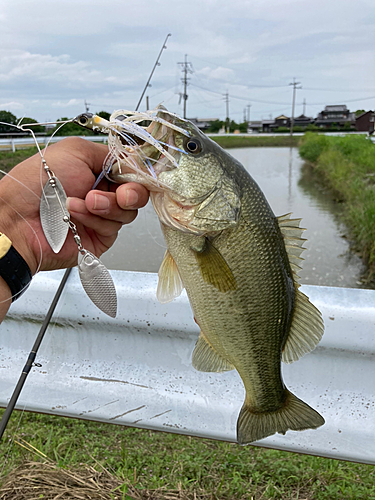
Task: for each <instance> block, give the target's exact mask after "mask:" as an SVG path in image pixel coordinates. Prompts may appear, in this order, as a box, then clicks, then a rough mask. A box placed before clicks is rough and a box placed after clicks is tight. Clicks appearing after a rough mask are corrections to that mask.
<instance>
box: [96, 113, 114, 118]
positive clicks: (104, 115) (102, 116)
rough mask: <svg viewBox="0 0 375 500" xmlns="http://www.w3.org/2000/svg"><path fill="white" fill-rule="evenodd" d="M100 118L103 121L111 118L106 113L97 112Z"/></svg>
mask: <svg viewBox="0 0 375 500" xmlns="http://www.w3.org/2000/svg"><path fill="white" fill-rule="evenodd" d="M96 114H97V115H98V116H100V118H104V120H109V119H110V117H111V114H110V113H107V111H99V113H96Z"/></svg>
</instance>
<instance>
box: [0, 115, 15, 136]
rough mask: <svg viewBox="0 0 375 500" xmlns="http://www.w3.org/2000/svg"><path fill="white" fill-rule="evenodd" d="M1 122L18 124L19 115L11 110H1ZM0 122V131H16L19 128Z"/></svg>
mask: <svg viewBox="0 0 375 500" xmlns="http://www.w3.org/2000/svg"><path fill="white" fill-rule="evenodd" d="M0 122H3V123H9V124H12V125H16V124H17V117H16V116H15V115H14V114H13V113H11V112H10V111H5V110H0ZM3 123H0V133H3V134H4V133H7V132H16V131H17V129H16V128H14V127H9V126H7V125H3Z"/></svg>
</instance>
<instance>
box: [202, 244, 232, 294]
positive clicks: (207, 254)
mask: <svg viewBox="0 0 375 500" xmlns="http://www.w3.org/2000/svg"><path fill="white" fill-rule="evenodd" d="M195 256H196V258H197V262H198V265H199V270H200V273H201V275H202V278H203V280H204V281H205V282H206V283H210V284H211V285H212V286H214V287H215V288H217V289H218V290H219V291H220V292H228V291H229V290H236V288H237V283H236V280H235V277H234V276H233V273H232V271H231V270H230V268H229V266H228V264H227V263H226V261H225V259H224V257H223V256H222V255H221V253H220V252H219V251H218V250H217V249H216V248H215V247H214V246H213V244H212V243H211V242H210V240H208V239H207V238H206V241H205V245H204V247H203V249H202V250H201V251H195Z"/></svg>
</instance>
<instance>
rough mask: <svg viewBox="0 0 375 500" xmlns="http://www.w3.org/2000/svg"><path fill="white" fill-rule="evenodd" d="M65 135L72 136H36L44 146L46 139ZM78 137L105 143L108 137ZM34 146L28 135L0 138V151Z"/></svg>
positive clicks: (56, 139) (63, 137)
mask: <svg viewBox="0 0 375 500" xmlns="http://www.w3.org/2000/svg"><path fill="white" fill-rule="evenodd" d="M67 137H72V136H71V135H70V136H54V137H53V138H52V139H51V138H50V137H49V136H47V137H37V138H36V139H37V141H38V144H39V146H41V147H45V146H46V145H47V143H48V141H49V140H50V139H51V144H53V143H55V142H59V141H62V140H63V139H66V138H67ZM78 137H81V138H82V139H86V140H87V141H91V142H103V143H106V142H107V140H108V138H107V136H105V135H92V136H90V135H80V136H78ZM33 146H35V143H34V140H33V138H32V137H31V136H30V137H24V138H12V139H0V151H13V153H14V152H15V151H16V149H25V148H32V147H33Z"/></svg>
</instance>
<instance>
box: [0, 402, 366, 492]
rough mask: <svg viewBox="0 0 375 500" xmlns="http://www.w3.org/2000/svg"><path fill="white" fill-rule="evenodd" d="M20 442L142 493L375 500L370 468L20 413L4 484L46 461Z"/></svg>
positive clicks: (3, 449) (1, 455) (5, 448)
mask: <svg viewBox="0 0 375 500" xmlns="http://www.w3.org/2000/svg"><path fill="white" fill-rule="evenodd" d="M2 413H3V411H1V414H2ZM14 435H15V436H16V439H17V438H21V439H23V440H25V441H26V442H28V443H30V444H31V445H32V446H34V447H35V448H37V449H38V450H40V451H42V452H43V453H44V454H46V455H47V456H48V457H49V458H51V459H53V460H54V461H56V463H57V464H58V465H59V466H60V467H64V468H70V469H75V468H79V467H80V466H81V465H82V464H85V465H91V466H94V467H99V468H100V466H99V464H102V465H103V466H104V467H105V468H106V469H109V470H110V471H111V472H112V473H113V474H114V475H115V476H117V477H120V478H121V479H122V480H124V482H126V483H130V484H131V485H135V486H136V487H137V488H138V489H151V490H153V489H156V488H160V487H164V488H166V489H168V490H170V489H178V488H182V489H183V490H184V492H186V493H191V495H192V498H193V494H194V492H195V493H197V492H199V493H200V494H201V495H202V496H204V495H208V497H207V498H213V499H228V500H229V499H251V498H256V499H258V498H262V499H271V498H272V499H283V500H284V499H309V500H310V499H314V500H323V499H324V500H334V499H345V500H349V499H353V500H354V499H356V500H358V499H366V500H368V499H371V498H375V494H374V489H373V484H374V467H373V466H370V465H361V464H355V463H350V462H342V461H338V460H331V459H324V458H319V457H313V456H308V455H299V454H295V453H288V452H281V451H275V450H267V449H262V448H256V447H253V446H246V447H240V446H238V445H235V444H230V443H222V442H217V441H210V440H206V439H198V438H191V437H186V436H180V435H176V434H167V433H161V432H152V431H147V430H141V429H133V428H127V427H119V426H115V425H110V424H100V423H94V422H88V421H84V420H73V419H68V418H61V417H55V416H45V415H37V414H32V413H29V414H24V415H23V416H22V419H21V421H20V412H16V413H15V414H14V415H13V416H12V419H11V421H10V423H9V425H8V428H7V430H6V433H5V436H4V441H3V443H2V445H1V446H0V464H4V462H5V459H6V457H7V455H8V453H9V457H8V458H7V464H6V466H5V469H4V471H3V474H2V476H3V477H4V476H5V475H6V474H7V473H9V472H10V471H11V470H12V469H14V468H15V467H16V466H17V465H19V464H20V463H22V461H23V460H25V459H29V460H38V455H37V454H36V453H35V454H34V453H30V452H28V451H25V450H24V449H23V448H22V447H20V446H19V445H17V444H13V446H12V447H11V448H9V442H10V440H11V439H12V438H13V437H14ZM0 470H1V465H0ZM0 493H1V476H0ZM210 495H212V496H210ZM0 496H1V495H0Z"/></svg>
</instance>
